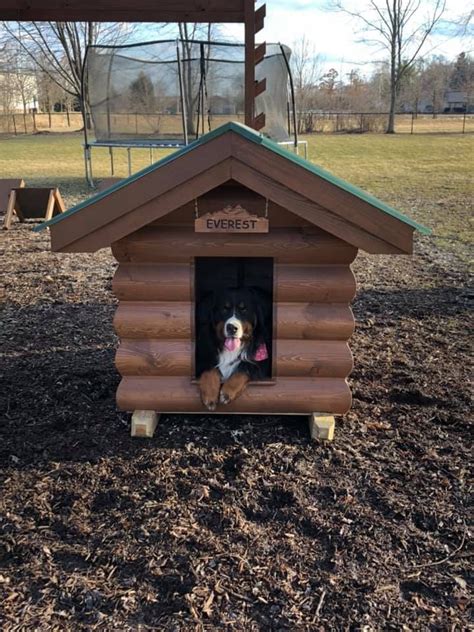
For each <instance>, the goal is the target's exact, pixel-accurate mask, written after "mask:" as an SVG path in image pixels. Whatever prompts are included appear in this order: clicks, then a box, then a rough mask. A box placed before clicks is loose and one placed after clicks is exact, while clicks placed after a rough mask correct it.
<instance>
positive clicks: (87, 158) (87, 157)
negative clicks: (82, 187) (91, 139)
mask: <svg viewBox="0 0 474 632" xmlns="http://www.w3.org/2000/svg"><path fill="white" fill-rule="evenodd" d="M84 166H85V169H86V180H87V184H88V185H89V186H90V187H91V188H94V180H93V177H92V157H91V148H90V147H89V146H88V145H85V146H84Z"/></svg>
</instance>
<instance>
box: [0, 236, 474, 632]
mask: <svg viewBox="0 0 474 632" xmlns="http://www.w3.org/2000/svg"><path fill="white" fill-rule="evenodd" d="M2 243H3V249H4V253H3V257H2V279H3V281H2V283H3V284H4V289H3V292H2V297H1V299H0V300H1V301H2V306H1V322H2V327H1V331H0V337H1V340H0V345H1V353H2V359H1V367H0V379H1V383H2V388H1V393H0V420H1V421H0V477H1V489H0V628H1V629H3V630H7V631H8V632H13V631H16V630H28V631H29V630H61V631H64V630H74V631H77V630H120V631H126V630H167V631H181V630H182V631H191V630H196V631H198V630H245V631H247V630H248V631H253V630H261V631H268V630H275V631H284V630H291V631H300V630H301V631H303V630H361V631H370V630H451V631H455V630H459V631H461V630H465V629H467V627H468V625H469V614H470V612H469V608H470V601H469V587H468V581H469V578H468V570H469V567H470V564H469V562H470V557H469V556H470V553H469V540H470V532H469V528H468V522H467V520H468V519H467V506H466V504H467V488H468V483H469V452H468V446H469V443H468V432H469V427H470V425H469V424H470V401H469V390H468V381H469V361H470V352H469V343H468V330H469V325H470V324H471V323H472V318H471V317H470V311H469V298H470V297H469V293H468V291H467V290H466V287H467V273H466V271H465V270H464V268H463V266H462V264H461V263H460V262H459V261H457V260H456V259H455V258H454V257H450V256H448V255H447V254H443V252H441V251H439V250H437V249H436V248H435V246H434V245H433V244H432V242H431V241H430V239H423V240H422V241H419V242H418V243H417V245H416V255H415V256H414V257H413V258H409V257H387V258H383V257H370V258H369V257H366V256H360V257H359V258H358V260H357V261H356V264H355V266H354V269H355V272H356V275H357V276H358V280H359V283H360V287H359V292H358V296H357V299H356V301H355V302H354V306H353V307H354V312H355V316H356V319H357V330H356V333H355V335H354V337H353V339H352V341H351V348H352V350H353V353H354V356H355V370H354V372H353V374H352V376H351V384H352V389H353V394H354V405H353V408H352V411H351V412H350V413H349V414H348V415H347V416H346V417H345V418H344V419H342V420H339V421H338V425H337V429H336V439H335V441H334V442H333V443H330V444H311V443H310V441H309V438H308V432H307V426H306V421H305V420H304V419H302V418H298V417H295V418H293V417H270V416H268V417H266V416H260V417H250V416H248V417H244V416H242V417H236V416H229V417H225V416H211V415H209V416H202V417H200V416H180V415H176V416H164V417H162V419H161V421H160V425H159V427H158V429H157V432H156V435H155V437H154V438H153V439H151V440H140V439H133V440H132V439H131V438H130V437H129V423H130V419H129V415H127V414H125V413H117V412H116V410H115V401H114V396H115V390H116V387H117V384H118V375H117V373H116V371H115V369H114V365H113V359H114V349H115V345H116V339H115V338H114V335H113V330H112V324H111V321H112V317H113V313H114V310H115V301H114V299H113V296H112V294H111V276H112V274H113V271H114V267H115V264H114V262H113V259H112V257H111V255H110V254H109V253H108V252H106V251H104V252H100V253H98V254H95V255H59V254H54V253H51V252H50V251H49V242H48V236H47V235H45V234H44V233H41V234H34V233H32V232H31V226H30V225H23V226H19V225H17V224H15V226H14V228H13V229H12V230H11V231H10V232H9V233H8V234H3V235H2Z"/></svg>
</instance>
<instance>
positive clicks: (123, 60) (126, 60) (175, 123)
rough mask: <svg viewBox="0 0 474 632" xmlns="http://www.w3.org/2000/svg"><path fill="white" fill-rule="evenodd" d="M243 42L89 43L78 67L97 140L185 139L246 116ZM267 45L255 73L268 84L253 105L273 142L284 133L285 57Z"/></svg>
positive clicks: (286, 132) (286, 122)
mask: <svg viewBox="0 0 474 632" xmlns="http://www.w3.org/2000/svg"><path fill="white" fill-rule="evenodd" d="M244 53H245V47H244V45H243V44H230V43H222V42H205V41H196V40H192V41H191V40H165V41H156V42H149V43H141V44H133V45H127V46H91V47H89V48H88V51H87V55H86V60H85V65H84V74H83V97H84V103H87V104H88V107H89V111H90V114H91V117H92V123H93V128H94V134H95V138H96V141H99V142H106V143H109V142H110V143H111V144H113V143H114V142H119V141H121V142H130V144H133V141H136V142H146V141H147V140H148V141H150V142H152V141H155V142H156V141H163V142H164V143H179V144H181V143H182V144H186V143H187V142H191V141H192V140H194V139H195V138H197V137H198V136H199V135H201V134H203V133H206V132H208V131H210V130H212V129H215V128H216V127H219V126H220V125H222V124H223V123H226V122H227V121H241V122H243V121H244V68H245V65H244ZM290 54H291V51H290V49H289V48H288V47H286V46H283V45H280V44H267V46H266V55H265V58H264V59H263V61H262V62H261V63H260V64H258V65H257V66H256V69H255V70H256V79H257V80H259V79H262V78H264V77H265V78H266V90H265V91H264V92H263V93H262V94H261V95H259V96H258V97H257V98H256V102H255V112H256V113H257V114H259V113H260V112H264V113H265V120H266V124H265V127H264V128H263V129H262V130H261V131H262V132H263V133H264V134H266V135H267V136H269V137H270V138H272V139H273V140H276V141H286V140H288V139H289V137H290V136H289V131H290V124H289V115H290V109H291V108H292V107H293V106H290V105H289V98H288V95H289V90H288V85H289V83H288V82H289V71H288V68H289V65H288V64H289V57H290Z"/></svg>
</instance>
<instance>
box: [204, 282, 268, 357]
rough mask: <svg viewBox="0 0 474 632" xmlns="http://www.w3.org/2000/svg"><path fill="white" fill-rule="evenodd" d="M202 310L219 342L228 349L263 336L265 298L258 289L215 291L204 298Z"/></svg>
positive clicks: (257, 339) (258, 339)
mask: <svg viewBox="0 0 474 632" xmlns="http://www.w3.org/2000/svg"><path fill="white" fill-rule="evenodd" d="M205 311H206V312H207V318H206V320H207V321H208V323H209V324H210V325H211V327H212V328H213V330H214V332H215V335H216V337H217V340H218V341H219V345H220V346H222V347H225V348H226V349H227V350H229V351H234V350H236V349H238V348H240V347H241V346H242V345H246V346H248V345H249V346H251V345H253V344H255V342H256V341H263V339H264V329H265V298H264V297H263V296H261V295H260V293H259V292H258V291H257V290H253V289H251V288H241V289H232V288H229V289H226V290H222V291H219V292H215V293H214V294H213V295H212V297H210V301H208V302H206V306H205Z"/></svg>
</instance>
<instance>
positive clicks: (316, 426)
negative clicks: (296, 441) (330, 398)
mask: <svg viewBox="0 0 474 632" xmlns="http://www.w3.org/2000/svg"><path fill="white" fill-rule="evenodd" d="M335 425H336V424H335V421H334V417H333V416H332V415H326V414H324V413H313V414H312V415H310V416H309V432H310V435H311V439H312V440H313V441H317V440H325V441H332V440H333V439H334V428H335Z"/></svg>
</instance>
